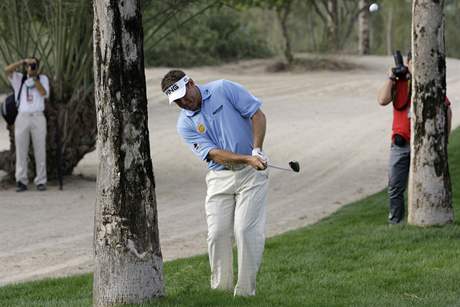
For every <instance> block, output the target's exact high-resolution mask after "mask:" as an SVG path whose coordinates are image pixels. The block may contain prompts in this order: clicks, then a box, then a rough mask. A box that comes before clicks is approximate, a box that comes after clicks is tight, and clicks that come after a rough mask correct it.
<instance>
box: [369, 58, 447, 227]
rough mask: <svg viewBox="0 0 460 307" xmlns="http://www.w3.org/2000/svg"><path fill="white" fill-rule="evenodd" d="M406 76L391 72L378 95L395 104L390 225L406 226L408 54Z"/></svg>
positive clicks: (381, 102) (391, 157)
mask: <svg viewBox="0 0 460 307" xmlns="http://www.w3.org/2000/svg"><path fill="white" fill-rule="evenodd" d="M406 67H407V73H406V74H405V75H404V76H396V75H395V74H394V71H393V70H392V69H390V70H389V73H388V79H387V80H386V81H385V83H384V85H383V86H382V88H381V89H380V90H379V93H378V98H377V100H378V103H379V104H380V105H382V106H386V105H388V104H390V102H392V103H393V129H392V130H393V131H392V135H391V141H392V142H391V149H390V162H389V171H388V178H389V180H388V196H389V200H390V204H389V207H390V213H389V215H388V223H389V224H390V225H394V224H402V223H404V212H405V210H404V192H405V190H406V187H407V179H408V177H409V167H410V137H411V131H410V130H411V123H410V118H411V105H412V102H411V74H412V54H411V52H409V53H408V54H407V61H406ZM445 108H446V111H447V134H448V135H449V134H450V130H451V125H452V124H451V123H452V110H451V109H450V101H449V99H448V98H447V96H446V99H445Z"/></svg>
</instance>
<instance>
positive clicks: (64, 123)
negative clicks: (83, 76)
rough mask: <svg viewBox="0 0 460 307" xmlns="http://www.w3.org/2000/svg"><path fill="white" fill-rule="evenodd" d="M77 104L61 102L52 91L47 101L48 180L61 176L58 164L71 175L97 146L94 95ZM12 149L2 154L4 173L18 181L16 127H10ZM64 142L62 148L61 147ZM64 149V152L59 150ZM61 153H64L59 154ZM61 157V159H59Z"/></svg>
mask: <svg viewBox="0 0 460 307" xmlns="http://www.w3.org/2000/svg"><path fill="white" fill-rule="evenodd" d="M79 98H81V99H79V100H78V102H77V103H72V102H67V101H66V102H60V101H57V99H56V98H55V96H54V95H53V91H52V90H51V98H50V99H49V100H47V101H46V104H45V105H46V110H45V115H46V119H47V137H46V168H47V174H48V179H49V180H53V179H56V178H57V177H58V162H59V161H61V163H60V164H61V171H62V172H61V174H62V175H70V174H72V171H73V169H74V168H75V166H77V164H78V162H80V160H81V159H82V158H83V157H84V155H85V154H87V153H88V152H91V151H93V150H94V149H95V146H96V108H95V105H94V96H93V95H91V93H89V94H88V93H85V94H82V95H80V96H79ZM8 131H9V136H10V150H5V151H2V152H0V170H4V171H5V172H7V173H8V176H7V179H8V180H9V181H11V182H14V180H15V179H14V173H15V159H16V155H15V146H14V126H9V127H8ZM58 143H60V145H61V146H58ZM59 147H60V149H59ZM59 150H60V152H59ZM59 154H61V157H62V158H61V159H58V156H59ZM28 169H29V170H28V176H29V179H30V180H32V179H33V178H34V177H35V162H34V156H33V149H32V145H31V146H30V149H29V163H28Z"/></svg>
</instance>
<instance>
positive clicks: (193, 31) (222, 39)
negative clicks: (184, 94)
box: [144, 0, 271, 67]
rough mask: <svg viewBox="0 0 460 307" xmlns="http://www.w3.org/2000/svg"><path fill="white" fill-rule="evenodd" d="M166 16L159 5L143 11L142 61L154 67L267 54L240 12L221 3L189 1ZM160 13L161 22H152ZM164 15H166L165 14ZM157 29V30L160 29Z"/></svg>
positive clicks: (178, 2) (177, 4)
mask: <svg viewBox="0 0 460 307" xmlns="http://www.w3.org/2000/svg"><path fill="white" fill-rule="evenodd" d="M191 2H192V4H193V5H192V4H191V3H189V2H187V4H184V5H186V6H187V9H184V7H180V3H181V1H180V0H176V1H173V4H174V3H176V6H178V7H180V8H179V9H177V10H176V11H175V14H173V12H170V13H164V12H169V10H170V9H169V8H165V6H169V5H173V4H170V3H168V4H165V3H163V2H155V4H154V5H151V6H150V7H147V8H146V11H145V13H144V14H145V16H146V17H145V18H144V19H145V21H144V28H145V33H146V34H145V44H144V45H145V47H144V49H145V52H144V55H145V61H146V63H147V65H154V66H175V67H177V66H198V65H206V64H218V63H221V62H226V61H234V60H239V59H247V58H254V57H265V56H268V55H270V54H271V52H270V50H269V48H268V46H267V43H266V41H265V40H264V39H263V38H262V37H261V36H260V35H258V34H257V33H256V32H255V31H254V29H253V28H250V27H249V26H248V25H246V24H245V23H244V22H243V20H242V18H241V17H240V12H239V11H237V10H235V9H234V8H229V7H227V6H224V5H222V2H221V1H191ZM159 12H163V15H164V16H165V18H164V19H163V20H159V19H156V20H153V19H151V16H156V15H158V14H159ZM165 14H166V15H165ZM160 26H161V27H160Z"/></svg>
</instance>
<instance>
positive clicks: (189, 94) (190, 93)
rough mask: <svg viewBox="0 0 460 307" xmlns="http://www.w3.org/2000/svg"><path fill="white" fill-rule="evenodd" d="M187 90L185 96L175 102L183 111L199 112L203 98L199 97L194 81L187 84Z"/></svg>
mask: <svg viewBox="0 0 460 307" xmlns="http://www.w3.org/2000/svg"><path fill="white" fill-rule="evenodd" d="M186 89H187V91H186V92H185V96H184V97H182V98H179V99H176V100H174V102H175V103H176V104H177V105H178V106H179V107H180V108H182V109H185V110H189V111H196V110H198V109H199V108H200V104H201V97H199V95H198V93H197V89H196V87H195V86H194V85H193V81H190V82H189V83H187V85H186Z"/></svg>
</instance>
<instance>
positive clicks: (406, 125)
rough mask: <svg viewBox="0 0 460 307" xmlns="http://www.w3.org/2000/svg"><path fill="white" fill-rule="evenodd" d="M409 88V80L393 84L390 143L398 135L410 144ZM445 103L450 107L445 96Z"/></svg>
mask: <svg viewBox="0 0 460 307" xmlns="http://www.w3.org/2000/svg"><path fill="white" fill-rule="evenodd" d="M410 86H411V83H410V82H409V80H397V81H396V84H395V97H394V99H393V133H392V135H391V140H392V141H394V137H395V134H399V135H400V136H402V137H403V138H404V139H405V140H406V142H408V143H409V142H410V130H411V129H410V107H411V105H412V101H411V90H410ZM445 102H446V106H450V101H449V98H447V96H446V101H445Z"/></svg>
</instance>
